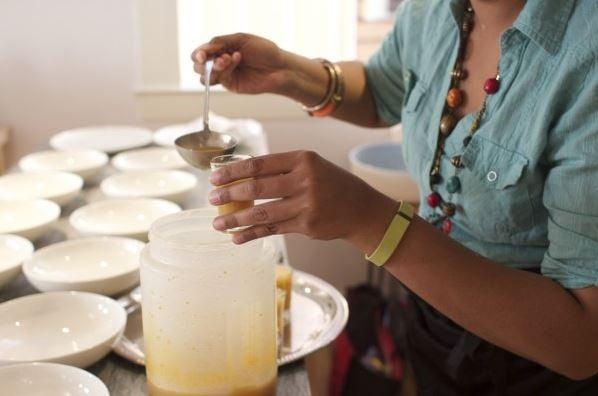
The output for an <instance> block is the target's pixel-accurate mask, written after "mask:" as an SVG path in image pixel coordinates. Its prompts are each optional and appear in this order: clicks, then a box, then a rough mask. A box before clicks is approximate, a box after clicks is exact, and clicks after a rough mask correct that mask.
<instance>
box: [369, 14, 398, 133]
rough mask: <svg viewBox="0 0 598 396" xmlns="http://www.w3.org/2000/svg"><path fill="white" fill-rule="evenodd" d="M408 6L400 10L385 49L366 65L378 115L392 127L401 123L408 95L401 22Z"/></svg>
mask: <svg viewBox="0 0 598 396" xmlns="http://www.w3.org/2000/svg"><path fill="white" fill-rule="evenodd" d="M404 5H405V3H403V4H401V6H399V9H398V10H397V13H396V17H395V23H394V26H393V29H392V30H391V31H390V33H388V35H387V36H386V38H385V39H384V41H383V42H382V46H381V47H380V48H379V49H378V51H377V52H376V53H375V54H374V55H373V56H372V57H371V58H370V60H369V61H368V62H367V64H366V65H365V75H366V79H367V84H368V88H369V90H370V92H371V93H372V96H373V97H374V101H375V103H376V108H377V111H378V115H379V116H380V118H381V119H382V120H384V121H385V122H386V123H387V124H389V125H395V124H398V123H399V122H401V110H402V107H403V98H404V96H405V83H404V77H403V63H402V61H401V44H400V43H401V29H400V23H401V22H400V21H401V19H402V15H403V14H404V8H405V7H404Z"/></svg>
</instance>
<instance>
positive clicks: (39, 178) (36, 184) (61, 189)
mask: <svg viewBox="0 0 598 396" xmlns="http://www.w3.org/2000/svg"><path fill="white" fill-rule="evenodd" d="M81 188H83V179H82V178H81V176H79V175H75V174H74V173H68V172H26V173H11V174H8V175H6V176H2V177H0V200H2V201H20V200H28V199H36V198H43V199H49V200H51V201H54V202H56V203H57V204H58V205H60V206H63V205H66V204H67V203H69V202H70V201H72V200H73V199H74V198H75V197H76V196H77V195H78V194H79V192H80V191H81Z"/></svg>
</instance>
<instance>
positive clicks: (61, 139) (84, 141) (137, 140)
mask: <svg viewBox="0 0 598 396" xmlns="http://www.w3.org/2000/svg"><path fill="white" fill-rule="evenodd" d="M152 137H153V136H152V132H151V131H150V130H148V129H145V128H138V127H133V126H124V125H106V126H93V127H86V128H77V129H70V130H67V131H62V132H60V133H58V134H56V135H54V136H52V138H51V139H50V146H52V148H54V149H56V150H72V149H92V150H99V151H103V152H104V153H106V154H113V153H117V152H119V151H124V150H130V149H133V148H137V147H143V146H147V145H148V144H150V143H151V142H152Z"/></svg>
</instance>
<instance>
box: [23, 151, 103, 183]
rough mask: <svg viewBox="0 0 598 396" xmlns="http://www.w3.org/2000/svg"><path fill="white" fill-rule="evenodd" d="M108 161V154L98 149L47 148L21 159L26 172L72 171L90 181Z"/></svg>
mask: <svg viewBox="0 0 598 396" xmlns="http://www.w3.org/2000/svg"><path fill="white" fill-rule="evenodd" d="M107 163H108V156H107V155H106V154H105V153H103V152H101V151H97V150H66V151H55V150H46V151H40V152H38V153H32V154H29V155H27V156H25V157H23V158H21V160H20V161H19V167H20V168H21V169H22V170H23V171H25V172H41V171H63V172H71V173H74V174H76V175H79V176H81V177H82V178H83V179H84V180H85V181H89V180H90V179H92V178H93V177H94V176H96V175H97V174H98V173H99V172H100V171H101V170H102V168H103V167H104V166H105V165H106V164H107Z"/></svg>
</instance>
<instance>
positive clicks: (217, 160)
mask: <svg viewBox="0 0 598 396" xmlns="http://www.w3.org/2000/svg"><path fill="white" fill-rule="evenodd" d="M249 158H251V155H243V154H227V155H220V156H218V157H214V158H212V160H211V161H210V168H211V169H212V170H213V171H214V170H216V169H219V168H222V167H224V166H227V165H230V164H232V163H233V162H238V161H244V160H246V159H249ZM245 180H248V179H241V180H237V181H234V182H232V183H228V184H225V185H223V186H219V187H218V188H220V187H226V186H230V185H232V184H236V183H241V182H242V181H245ZM253 205H254V203H253V201H233V202H229V203H226V204H224V205H218V215H219V216H224V215H227V214H231V213H235V212H238V211H240V210H243V209H248V208H251V207H253ZM246 228H247V227H236V228H231V229H229V230H226V231H227V232H235V231H241V230H244V229H246Z"/></svg>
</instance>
